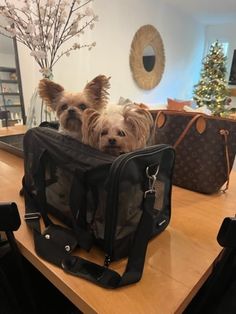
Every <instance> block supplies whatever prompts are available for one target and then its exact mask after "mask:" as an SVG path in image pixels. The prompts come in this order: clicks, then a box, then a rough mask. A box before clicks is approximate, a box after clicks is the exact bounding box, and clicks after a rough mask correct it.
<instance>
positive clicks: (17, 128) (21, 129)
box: [0, 125, 27, 137]
mask: <svg viewBox="0 0 236 314" xmlns="http://www.w3.org/2000/svg"><path fill="white" fill-rule="evenodd" d="M26 130H27V127H26V125H14V126H9V127H4V128H0V137H1V136H8V135H16V134H24V133H25V132H26Z"/></svg>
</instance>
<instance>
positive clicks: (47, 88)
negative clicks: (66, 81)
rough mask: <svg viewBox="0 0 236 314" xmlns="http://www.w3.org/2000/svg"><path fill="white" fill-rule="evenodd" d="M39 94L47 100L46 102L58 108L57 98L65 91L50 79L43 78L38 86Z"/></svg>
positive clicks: (53, 107)
mask: <svg viewBox="0 0 236 314" xmlns="http://www.w3.org/2000/svg"><path fill="white" fill-rule="evenodd" d="M38 90H39V96H40V97H41V98H42V99H43V100H44V101H45V102H46V104H47V105H48V106H49V107H51V108H52V109H53V110H55V109H56V106H57V99H58V97H60V96H61V94H62V93H63V92H64V88H63V87H62V86H61V85H59V84H57V83H54V82H53V81H51V80H48V79H42V80H40V82H39V86H38Z"/></svg>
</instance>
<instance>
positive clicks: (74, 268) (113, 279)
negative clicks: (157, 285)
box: [25, 191, 155, 288]
mask: <svg viewBox="0 0 236 314" xmlns="http://www.w3.org/2000/svg"><path fill="white" fill-rule="evenodd" d="M26 193H27V191H26ZM154 201H155V193H154V192H150V193H148V194H146V195H145V198H144V201H143V214H142V217H141V219H140V222H139V225H138V227H137V231H136V235H135V238H134V243H133V245H132V249H131V251H130V254H129V256H128V263H127V266H126V269H125V272H124V274H123V275H122V276H120V275H119V274H118V273H117V272H115V271H113V270H111V269H109V268H107V267H105V266H100V265H98V264H95V263H93V262H90V261H88V260H85V259H83V258H80V257H78V256H73V255H71V252H72V250H73V249H74V248H75V247H76V244H77V240H76V237H75V236H74V235H73V234H72V233H71V230H69V229H67V228H64V227H61V226H58V225H54V224H53V223H51V224H50V225H49V226H48V227H47V228H46V229H45V231H44V233H41V229H40V221H39V218H40V215H39V214H38V213H33V212H29V213H26V215H25V220H26V223H27V225H29V226H30V227H31V228H32V229H33V235H34V243H35V250H36V253H37V254H38V255H39V256H40V257H41V258H43V259H45V260H47V261H49V262H51V263H53V264H55V265H57V266H59V267H62V268H63V269H64V271H65V272H68V273H70V274H72V275H75V276H78V277H81V278H84V279H87V280H89V281H91V282H93V283H95V284H97V285H99V286H102V287H104V288H118V287H121V286H125V285H128V284H131V283H135V282H138V281H139V280H140V279H141V277H142V273H143V267H144V261H145V255H146V250H147V245H148V241H149V240H150V237H151V231H152V228H151V227H150V226H152V221H153V219H152V214H151V208H153V205H154Z"/></svg>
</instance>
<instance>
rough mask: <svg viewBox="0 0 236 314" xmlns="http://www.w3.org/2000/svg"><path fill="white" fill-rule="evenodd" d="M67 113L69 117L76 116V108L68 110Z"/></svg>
mask: <svg viewBox="0 0 236 314" xmlns="http://www.w3.org/2000/svg"><path fill="white" fill-rule="evenodd" d="M67 111H68V113H69V115H74V114H75V108H73V107H70V108H68V110H67Z"/></svg>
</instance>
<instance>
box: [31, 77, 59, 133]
mask: <svg viewBox="0 0 236 314" xmlns="http://www.w3.org/2000/svg"><path fill="white" fill-rule="evenodd" d="M44 78H47V79H52V78H53V75H52V74H50V75H48V76H44ZM56 120H57V117H56V113H55V112H54V111H52V109H51V108H50V107H49V106H47V105H46V103H45V101H43V100H42V98H41V97H40V96H39V92H38V87H36V89H35V91H34V93H33V95H32V96H31V99H30V105H29V110H28V113H27V120H26V126H27V128H28V129H30V128H33V127H37V126H39V125H40V124H41V123H42V122H44V121H48V122H51V121H56Z"/></svg>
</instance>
